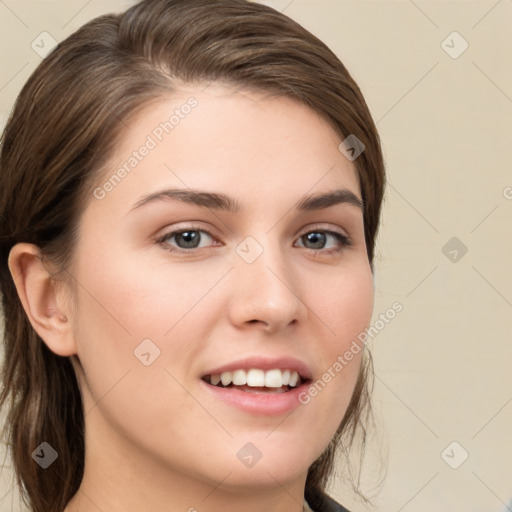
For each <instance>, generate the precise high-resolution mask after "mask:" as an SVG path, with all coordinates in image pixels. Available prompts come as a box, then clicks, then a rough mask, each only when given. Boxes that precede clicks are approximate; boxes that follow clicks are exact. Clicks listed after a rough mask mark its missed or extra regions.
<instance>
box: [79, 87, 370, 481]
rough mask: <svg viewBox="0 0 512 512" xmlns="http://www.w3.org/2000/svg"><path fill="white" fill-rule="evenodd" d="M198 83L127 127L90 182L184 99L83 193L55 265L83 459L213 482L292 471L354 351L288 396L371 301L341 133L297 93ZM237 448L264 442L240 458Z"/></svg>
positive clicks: (305, 462)
mask: <svg viewBox="0 0 512 512" xmlns="http://www.w3.org/2000/svg"><path fill="white" fill-rule="evenodd" d="M203 89H204V86H203V87H188V88H187V89H185V88H183V89H182V90H180V91H179V92H175V93H173V94H172V95H169V97H168V98H164V99H162V101H161V102H159V103H158V104H153V105H151V106H149V107H147V108H146V109H145V110H144V112H142V113H141V114H140V115H138V116H137V117H136V118H134V119H132V120H131V121H130V122H129V123H128V125H129V129H127V130H126V132H125V134H124V136H123V137H122V139H121V142H120V144H119V145H118V147H117V150H116V153H115V155H113V156H112V158H111V159H110V161H109V168H108V169H106V170H105V173H104V176H103V177H102V180H103V181H101V180H100V181H101V183H99V185H98V184H96V185H97V186H101V185H102V183H105V182H106V180H108V178H109V176H111V175H112V174H113V172H115V170H116V169H118V168H119V166H120V165H122V163H123V162H126V161H128V159H129V158H130V157H131V155H132V154H133V151H134V150H135V149H136V148H140V147H141V145H142V144H144V142H145V141H147V140H148V135H151V134H152V133H154V130H155V127H158V126H160V123H162V121H163V120H165V119H169V116H170V114H171V113H172V112H173V111H174V110H175V109H176V108H177V107H179V106H180V105H183V104H185V103H186V102H187V98H190V97H194V98H195V99H196V100H197V105H196V106H195V108H193V109H192V110H191V111H190V112H189V113H188V115H186V116H184V117H183V118H180V121H179V124H177V125H176V126H175V127H174V128H173V129H172V131H169V133H162V134H161V140H156V144H155V145H154V147H151V150H150V151H148V152H147V154H146V156H144V157H143V158H141V159H140V161H139V162H137V165H136V166H134V167H133V169H132V170H131V171H130V172H129V173H126V175H124V174H125V173H123V176H124V177H123V179H122V180H120V181H119V182H118V183H117V184H116V186H115V187H108V188H109V191H108V192H107V193H105V194H104V195H103V196H102V197H101V199H98V198H97V197H95V196H94V195H93V194H92V193H91V196H90V202H89V204H88V206H87V207H86V209H85V211H84V213H83V215H82V217H81V219H80V224H79V238H78V242H77V246H76V250H75V253H74V258H73V260H72V262H71V266H70V268H69V273H70V274H71V275H72V276H73V278H74V279H75V280H76V283H78V286H76V294H75V302H76V306H77V311H78V312H79V314H77V316H76V317H75V318H73V327H74V337H75V340H76V353H77V355H78V358H79V360H80V362H81V365H82V367H83V371H84V373H83V374H82V373H81V371H79V369H78V368H77V371H79V378H80V385H81V388H82V392H83V396H84V409H85V412H86V416H85V421H86V432H87V439H86V446H87V447H88V450H89V454H88V457H93V458H95V459H96V460H104V461H106V460H107V459H109V460H110V461H111V462H109V463H111V464H114V462H113V461H116V463H118V464H119V463H122V461H123V460H125V461H126V457H137V458H138V460H139V462H140V464H141V466H140V467H141V468H142V467H144V468H145V471H147V473H148V474H152V475H153V476H154V475H155V473H153V472H152V469H153V468H154V467H156V466H157V465H159V466H160V467H165V468H167V469H168V470H169V471H170V472H173V471H174V472H176V473H179V474H188V475H194V477H195V478H198V479H201V480H203V481H212V482H215V481H217V482H218V481H219V479H220V478H222V477H224V476H225V475H228V474H229V473H230V472H231V474H230V477H229V479H227V480H226V485H233V486H239V485H243V484H244V483H246V482H248V481H250V482H251V483H252V485H257V483H258V482H261V483H262V484H266V483H269V482H271V481H272V480H271V475H277V474H279V475H280V481H283V482H285V481H292V480H293V479H297V478H305V473H306V472H307V469H308V467H309V466H310V465H311V463H312V462H313V461H314V460H315V459H316V458H317V457H318V456H319V455H320V454H321V452H322V451H323V450H324V449H325V447H326V446H327V444H328V443H329V441H330V439H331V438H332V436H333V435H334V433H335V431H336V429H337V428H338V426H339V424H340V422H341V420H342V418H343V416H344V414H345V411H346V408H347V406H348V403H349V400H350V398H351V396H352V392H353V389H354V385H355V382H356V380H357V376H358V373H359V367H360V355H358V356H356V357H354V359H353V360H352V361H351V363H350V365H348V366H347V367H346V368H344V369H343V371H342V372H341V373H340V374H339V375H337V376H336V378H334V379H333V380H332V382H330V383H329V384H328V385H327V386H326V387H325V389H324V390H323V391H322V392H321V393H319V394H318V396H317V397H315V399H314V400H312V401H311V402H310V403H309V404H307V405H301V404H300V403H299V402H298V400H297V393H298V392H299V390H300V389H304V387H307V385H308V383H309V382H310V381H312V380H314V379H315V378H319V377H320V375H321V374H322V373H323V372H324V371H325V370H326V369H327V368H328V367H330V366H332V364H333V363H334V362H335V361H336V358H337V356H338V355H340V354H343V353H344V352H345V351H346V350H347V348H348V347H349V346H350V343H351V342H352V340H353V339H355V338H356V337H357V335H358V334H359V333H360V332H361V331H363V330H364V328H365V327H367V326H368V324H369V322H370V319H371V314H372V309H373V282H372V273H371V269H370V265H369V262H368V256H367V250H366V245H365V238H364V229H363V228H364V224H363V212H362V208H361V191H360V188H359V182H358V178H357V173H356V170H355V166H354V163H353V162H350V161H348V160H347V159H346V158H345V157H344V156H343V154H342V153H341V152H340V151H339V150H338V145H339V143H340V142H341V138H340V137H339V136H338V135H337V134H336V133H335V132H334V130H333V129H332V128H331V127H330V126H329V125H328V124H327V123H326V122H325V121H324V120H323V119H322V118H320V117H319V116H318V115H317V114H316V113H315V112H313V111H312V110H310V109H309V108H307V107H305V106H303V105H301V104H299V103H297V102H296V101H295V100H293V99H290V98H285V97H279V98H278V97H274V98H269V97H265V96H263V95H262V94H259V93H255V92H248V91H243V92H241V91H238V92H234V91H233V90H232V89H229V88H224V87H221V86H220V85H210V86H209V87H208V88H207V89H206V90H203ZM154 138H155V137H153V139H154ZM102 190H105V188H102ZM141 343H143V345H141ZM139 347H140V348H139ZM243 370H245V371H243ZM274 370H276V371H274ZM279 370H280V371H279ZM237 372H238V373H237ZM287 372H288V373H287ZM294 372H297V376H296V377H295V376H293V373H294ZM227 373H231V375H230V377H231V381H229V382H228V376H227V375H224V381H225V382H223V380H222V375H223V374H227ZM235 374H236V378H237V379H239V380H237V381H235ZM269 374H270V377H269V380H268V381H267V380H266V379H267V376H268V375H269ZM244 376H245V377H244ZM292 376H293V377H292ZM212 377H213V380H212ZM283 377H284V381H283ZM244 378H245V379H246V380H245V382H244ZM247 379H249V381H248V380H247ZM262 379H263V380H262ZM279 379H281V380H279ZM290 379H292V382H290ZM237 382H238V384H236V383H237ZM267 384H268V385H267ZM247 443H250V445H248V444H247ZM244 446H245V447H246V446H255V447H257V450H258V451H259V453H261V459H260V460H259V462H258V463H257V464H256V465H255V466H254V467H252V468H250V469H249V468H247V467H246V466H245V465H244V464H242V463H241V460H240V457H238V456H237V454H239V453H240V450H241V449H242V448H243V447H244ZM127 453H130V454H131V455H129V456H128V455H126V454H127ZM135 453H136V454H137V455H134V454H135ZM142 461H144V462H142ZM269 475H270V476H269ZM155 478H157V477H156V476H155Z"/></svg>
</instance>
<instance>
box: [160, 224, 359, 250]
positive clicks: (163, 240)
mask: <svg viewBox="0 0 512 512" xmlns="http://www.w3.org/2000/svg"><path fill="white" fill-rule="evenodd" d="M187 231H197V232H201V233H206V234H207V235H208V236H209V237H211V238H212V239H215V237H214V236H213V235H212V234H211V233H210V232H209V231H208V230H206V229H203V228H200V227H197V226H189V227H186V228H182V229H178V230H174V231H169V232H168V233H166V234H164V235H162V236H161V237H159V238H158V239H157V240H156V242H157V243H158V244H159V245H161V246H162V247H163V248H164V249H165V250H167V251H169V252H173V253H181V254H192V253H194V252H197V251H198V250H200V249H203V248H191V249H181V248H179V247H174V246H172V248H171V246H170V245H169V240H170V239H171V238H173V237H174V236H175V235H179V234H181V233H186V232H187ZM310 233H322V234H325V235H331V236H333V237H334V238H335V239H336V240H337V241H338V242H339V244H340V246H339V247H337V248H334V249H310V248H308V247H304V248H305V249H306V250H308V251H311V252H313V253H319V252H321V253H323V254H329V255H330V254H333V255H334V254H336V253H340V252H342V251H343V250H344V249H345V248H347V247H350V246H351V245H352V240H351V238H349V237H348V236H346V235H344V234H343V233H340V232H338V231H332V230H328V229H315V228H313V229H310V230H309V231H306V232H304V233H303V234H302V235H300V236H299V238H298V240H300V239H301V238H302V237H304V236H306V235H308V234H310ZM300 247H303V246H300Z"/></svg>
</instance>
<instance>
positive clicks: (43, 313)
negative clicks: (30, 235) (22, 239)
mask: <svg viewBox="0 0 512 512" xmlns="http://www.w3.org/2000/svg"><path fill="white" fill-rule="evenodd" d="M9 270H10V271H11V275H12V277H13V280H14V284H15V285H16V290H17V291H18V296H19V297H20V300H21V303H22V305H23V309H24V310H25V313H26V315H27V317H28V319H29V321H30V323H31V325H32V327H33V328H34V330H35V331H36V332H37V334H38V335H39V336H40V338H41V339H42V340H43V341H44V342H45V343H46V345H47V346H48V348H49V349H50V350H51V351H52V352H54V353H56V354H57V355H60V356H71V355H73V354H76V344H75V340H74V336H73V329H72V325H71V321H70V317H71V315H70V311H69V305H68V301H67V300H66V297H65V296H64V290H63V287H62V286H60V285H59V286H58V285H57V283H56V282H55V281H54V279H52V276H51V273H50V272H49V270H48V269H47V268H46V266H45V264H44V262H43V258H42V257H41V251H40V249H39V248H38V247H37V246H36V245H33V244H28V243H19V244H16V245H15V246H14V247H13V248H12V249H11V252H10V254H9Z"/></svg>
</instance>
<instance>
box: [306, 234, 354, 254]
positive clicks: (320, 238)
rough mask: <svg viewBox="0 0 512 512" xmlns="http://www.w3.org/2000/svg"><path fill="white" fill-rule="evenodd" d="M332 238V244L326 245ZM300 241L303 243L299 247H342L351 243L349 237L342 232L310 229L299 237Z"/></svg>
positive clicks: (316, 248)
mask: <svg viewBox="0 0 512 512" xmlns="http://www.w3.org/2000/svg"><path fill="white" fill-rule="evenodd" d="M329 240H331V242H333V243H331V245H330V246H328V247H327V246H326V245H327V244H328V242H329ZM299 241H300V242H301V243H302V245H300V246H299V247H306V248H307V249H313V250H318V249H334V250H336V249H340V246H341V247H344V246H347V245H350V241H349V239H348V237H346V236H345V235H342V234H341V233H337V232H335V231H310V232H309V233H306V234H304V235H302V236H301V237H300V238H299Z"/></svg>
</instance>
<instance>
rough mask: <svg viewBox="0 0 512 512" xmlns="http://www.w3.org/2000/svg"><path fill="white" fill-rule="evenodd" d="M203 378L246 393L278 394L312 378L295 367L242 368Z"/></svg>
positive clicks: (219, 386)
mask: <svg viewBox="0 0 512 512" xmlns="http://www.w3.org/2000/svg"><path fill="white" fill-rule="evenodd" d="M202 380H203V381H204V382H206V383H207V384H209V385H211V386H215V387H217V388H221V389H236V390H238V391H243V392H246V393H258V394H261V393H265V394H278V393H288V392H290V391H292V390H294V389H297V388H299V387H301V386H302V385H303V384H307V383H308V382H309V380H310V379H308V378H306V377H305V376H303V375H301V374H300V373H299V372H298V371H297V370H293V369H281V368H273V369H269V370H263V369H260V368H251V369H242V368H240V369H237V370H233V371H224V372H221V373H213V374H208V375H205V376H203V377H202Z"/></svg>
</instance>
